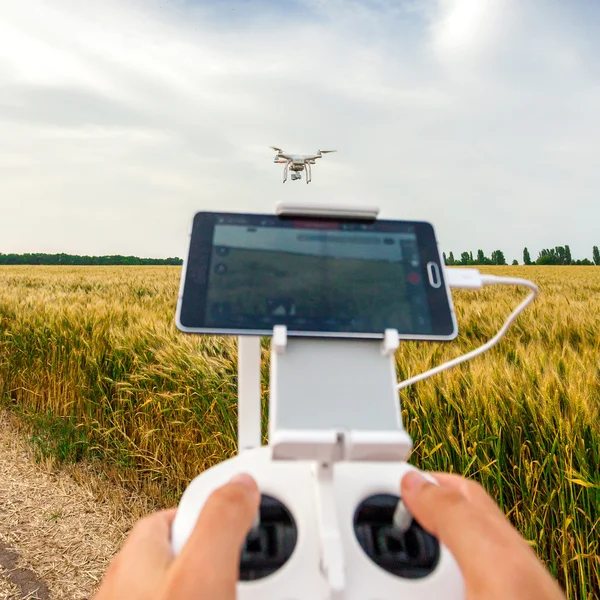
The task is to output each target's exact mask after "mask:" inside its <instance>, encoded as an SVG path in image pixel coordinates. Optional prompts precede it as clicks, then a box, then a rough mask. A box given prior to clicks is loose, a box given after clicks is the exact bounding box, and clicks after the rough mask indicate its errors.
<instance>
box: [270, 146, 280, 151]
mask: <svg viewBox="0 0 600 600" xmlns="http://www.w3.org/2000/svg"><path fill="white" fill-rule="evenodd" d="M269 148H271V150H275V152H281V148H276V147H275V146H269Z"/></svg>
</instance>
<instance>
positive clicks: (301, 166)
mask: <svg viewBox="0 0 600 600" xmlns="http://www.w3.org/2000/svg"><path fill="white" fill-rule="evenodd" d="M270 148H271V149H272V150H275V152H277V154H276V155H275V159H274V161H273V162H275V163H276V164H280V165H285V167H284V168H283V183H285V182H286V181H287V174H288V170H290V171H291V172H292V181H295V180H296V179H302V171H306V183H310V182H311V177H312V173H311V165H314V164H315V161H316V160H317V159H318V158H323V155H324V154H328V153H330V152H337V150H318V151H317V153H316V154H292V153H291V152H284V151H283V150H282V149H281V148H277V147H275V146H270Z"/></svg>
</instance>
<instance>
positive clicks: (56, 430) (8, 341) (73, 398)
mask: <svg viewBox="0 0 600 600" xmlns="http://www.w3.org/2000/svg"><path fill="white" fill-rule="evenodd" d="M486 272H493V273H494V274H508V273H510V274H511V275H513V276H525V277H528V278H530V279H532V280H534V281H535V282H536V283H538V285H539V286H540V288H541V290H542V294H541V295H540V297H539V299H538V300H537V301H536V302H535V303H534V304H533V305H532V307H530V308H529V309H528V310H527V311H526V312H525V313H524V314H523V315H522V316H521V317H519V319H518V320H517V322H516V324H515V325H514V326H513V328H512V329H511V330H510V332H509V334H508V336H507V338H505V339H504V340H503V341H502V342H501V343H500V344H499V345H498V346H496V347H495V348H494V349H493V350H491V351H490V352H489V353H488V354H487V355H485V356H484V357H480V358H478V359H475V360H474V361H472V362H469V363H466V364H464V365H461V366H459V367H457V368H456V369H453V370H451V371H448V372H446V373H443V374H441V375H439V376H437V377H435V378H434V379H431V380H427V381H424V382H421V383H419V384H417V385H415V386H412V387H411V388H408V389H407V390H404V391H403V392H402V394H401V402H402V412H403V419H404V424H405V426H406V428H407V430H408V432H409V433H410V435H411V436H412V437H413V439H414V440H415V450H414V452H413V455H412V458H411V462H413V463H414V464H416V465H417V466H419V467H421V468H424V469H431V470H443V471H452V472H457V473H460V474H463V475H466V476H468V477H473V478H475V479H477V480H479V481H480V482H481V483H482V484H483V485H484V486H485V488H486V489H487V490H488V491H489V492H490V494H491V495H492V496H493V497H494V498H495V499H496V500H497V501H498V502H499V504H500V505H501V506H502V508H503V509H504V511H505V512H506V513H507V514H508V515H509V517H510V519H511V521H512V522H513V523H514V524H515V525H516V527H517V528H518V529H519V530H520V531H521V533H522V534H523V535H524V536H525V538H526V539H527V540H529V542H530V544H531V545H532V546H533V547H534V548H535V550H536V552H537V553H538V555H539V556H540V557H541V559H542V560H543V561H544V562H545V563H546V565H547V566H548V568H549V569H550V571H551V572H552V573H553V574H554V575H555V576H556V577H557V578H558V580H559V582H560V583H561V585H562V586H563V588H564V589H565V590H566V592H567V595H568V597H569V598H582V599H583V598H586V599H589V598H600V548H599V541H598V540H599V539H600V269H598V268H595V267H490V268H487V269H486ZM179 274H180V267H0V398H1V402H2V404H3V405H4V406H5V407H8V408H10V409H12V410H13V411H16V412H18V413H19V414H20V415H21V417H22V418H23V419H25V420H27V421H28V422H29V423H30V424H31V431H32V440H33V441H34V443H35V444H36V445H37V446H38V447H39V448H40V452H42V453H45V454H51V455H53V456H55V457H56V458H57V459H58V460H67V461H74V460H80V459H82V458H86V459H91V460H95V461H96V462H99V461H101V464H105V465H107V466H110V467H111V468H114V467H115V465H116V466H118V467H119V468H120V469H119V470H120V473H121V474H122V475H121V476H122V479H123V480H124V481H125V482H126V483H128V484H129V485H134V486H142V487H144V488H145V489H148V490H151V491H152V493H153V494H154V495H155V497H156V498H157V499H158V501H159V502H160V503H162V504H164V505H166V504H172V503H174V502H175V501H176V499H177V497H178V495H179V494H180V493H181V492H182V491H183V489H184V488H185V486H186V484H187V483H188V482H189V481H190V480H191V479H192V478H193V477H194V476H195V475H196V474H197V473H198V472H200V471H202V470H203V469H206V468H207V467H209V466H211V465H213V464H215V463H216V462H218V461H221V460H223V459H224V458H227V457H229V456H231V455H233V454H234V453H235V450H236V428H237V421H236V387H237V382H236V340H235V339H230V338H219V337H208V336H207V337H199V336H190V335H184V334H182V333H180V332H178V331H177V329H176V328H175V326H174V311H175V304H176V298H177V290H178V285H179ZM522 296H523V292H520V291H518V290H514V289H513V288H510V287H509V288H503V287H499V288H496V287H492V288H489V289H485V290H483V291H481V292H469V291H461V292H458V293H455V294H454V297H455V304H456V309H457V315H458V320H459V326H460V330H461V333H460V337H459V339H458V340H457V341H456V342H454V343H452V344H437V345H427V344H417V343H405V344H403V345H401V347H400V350H399V352H398V356H397V365H398V373H399V377H407V376H410V375H413V374H416V373H418V372H420V371H422V370H424V369H427V368H429V367H431V366H434V365H437V364H439V363H441V362H442V361H444V360H446V359H448V358H451V357H454V356H456V355H458V354H459V353H461V352H463V351H466V350H469V349H472V348H474V347H475V346H476V345H479V344H481V343H482V342H484V341H485V340H487V339H488V338H489V337H491V336H492V335H493V334H494V333H495V331H496V330H497V329H498V327H499V326H500V324H501V322H502V321H503V320H504V318H505V317H506V316H507V315H508V313H509V312H510V310H511V308H512V307H514V306H515V305H516V304H517V302H518V301H519V300H520V298H522ZM264 357H265V361H264V362H263V400H264V403H265V404H264V406H265V408H266V396H267V390H268V370H267V369H268V366H267V362H268V361H267V358H268V350H267V347H266V345H265V346H264ZM265 419H266V413H265Z"/></svg>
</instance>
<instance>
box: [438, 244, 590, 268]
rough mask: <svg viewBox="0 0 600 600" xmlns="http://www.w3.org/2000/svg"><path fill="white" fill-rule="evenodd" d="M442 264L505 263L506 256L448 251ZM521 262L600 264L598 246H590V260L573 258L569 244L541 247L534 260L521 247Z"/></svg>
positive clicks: (494, 252)
mask: <svg viewBox="0 0 600 600" xmlns="http://www.w3.org/2000/svg"><path fill="white" fill-rule="evenodd" d="M443 256H444V264H446V265H447V266H452V265H461V266H468V265H506V264H508V263H507V262H506V257H505V256H504V252H502V250H494V251H493V252H492V255H491V257H487V256H486V255H485V253H484V252H483V250H478V251H477V255H476V256H473V252H462V253H461V255H460V258H458V259H457V258H455V256H454V253H453V252H450V254H448V256H446V253H445V252H444V253H443ZM512 264H513V265H518V264H519V261H518V260H516V259H515V260H513V261H512ZM523 264H524V265H588V266H589V265H597V266H600V251H599V250H598V246H594V247H593V248H592V260H590V259H589V258H583V259H577V260H574V259H573V257H572V256H571V249H570V248H569V246H555V247H554V248H543V249H542V250H540V252H539V254H538V257H537V259H536V260H535V261H533V260H531V255H530V254H529V250H528V249H527V248H523Z"/></svg>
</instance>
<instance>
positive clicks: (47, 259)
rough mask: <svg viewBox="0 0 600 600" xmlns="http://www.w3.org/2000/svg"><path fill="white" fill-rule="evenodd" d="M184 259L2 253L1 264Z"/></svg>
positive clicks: (162, 262) (174, 262) (139, 262)
mask: <svg viewBox="0 0 600 600" xmlns="http://www.w3.org/2000/svg"><path fill="white" fill-rule="evenodd" d="M182 264H183V260H182V259H181V258H177V257H169V258H139V257H138V256H122V255H121V254H113V255H109V256H80V255H79V254H43V253H39V252H36V253H27V254H2V253H1V252H0V265H102V266H108V265H182Z"/></svg>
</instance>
